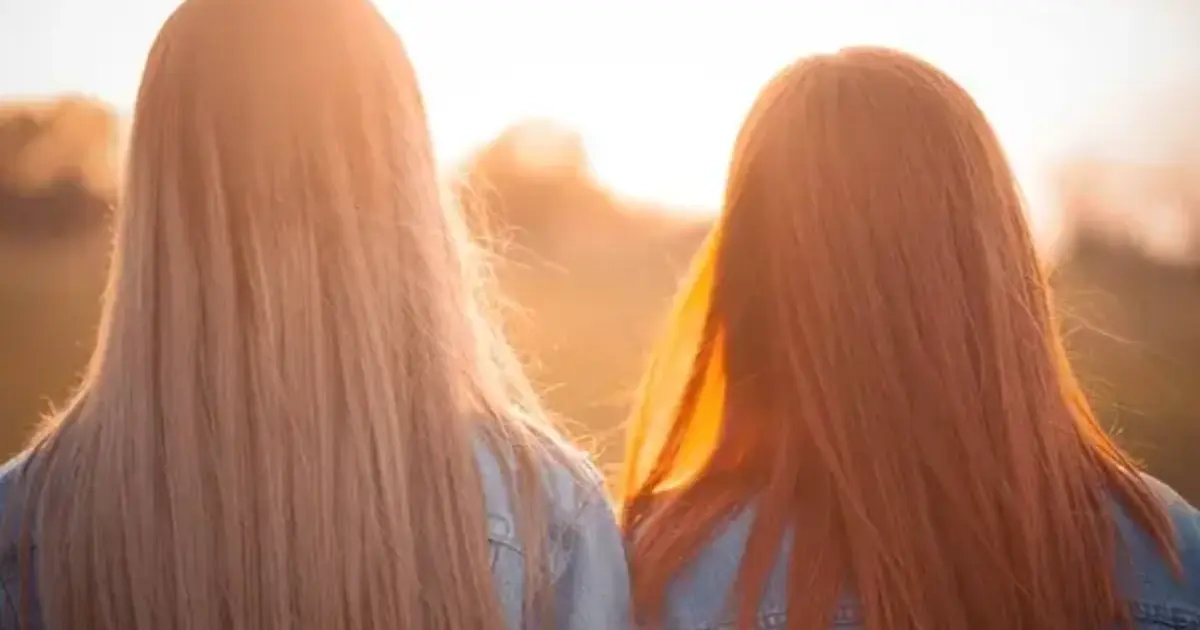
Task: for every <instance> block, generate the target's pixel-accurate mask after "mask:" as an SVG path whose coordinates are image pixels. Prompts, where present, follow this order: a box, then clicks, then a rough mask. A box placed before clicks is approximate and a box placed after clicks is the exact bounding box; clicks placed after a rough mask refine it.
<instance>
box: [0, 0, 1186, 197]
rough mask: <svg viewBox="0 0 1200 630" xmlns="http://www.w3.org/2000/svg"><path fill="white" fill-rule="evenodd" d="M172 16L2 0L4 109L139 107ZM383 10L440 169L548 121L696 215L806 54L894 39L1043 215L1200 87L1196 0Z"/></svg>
mask: <svg viewBox="0 0 1200 630" xmlns="http://www.w3.org/2000/svg"><path fill="white" fill-rule="evenodd" d="M246 1H252V0H246ZM297 1H300V0H297ZM177 4H178V0H107V1H104V0H0V97H13V96H41V95H46V94H51V93H55V92H61V91H80V92H86V93H91V94H94V95H97V96H100V97H102V98H104V99H106V100H108V101H110V102H113V103H115V104H117V105H118V106H121V107H128V106H129V105H131V103H132V100H133V97H134V93H135V89H136V86H137V81H138V75H139V72H140V71H141V64H142V62H143V60H144V56H145V54H146V52H147V50H148V48H149V45H150V42H151V40H152V38H153V37H154V34H155V32H156V30H157V28H158V26H159V25H160V24H161V22H162V21H163V19H164V18H165V17H166V16H167V14H168V13H169V12H170V11H171V10H172V9H173V8H174V7H175V6H176V5H177ZM377 4H378V5H379V6H380V7H381V9H382V10H383V12H384V13H385V14H386V15H388V16H389V18H390V19H391V20H392V22H393V24H394V25H395V26H396V28H397V29H398V30H399V31H400V33H401V35H402V36H403V37H404V38H405V40H406V43H407V45H408V47H409V50H410V52H411V54H412V56H413V58H414V62H415V64H416V65H417V69H418V72H419V74H420V78H421V81H422V87H423V89H424V90H425V93H426V98H427V101H428V105H429V109H430V116H431V118H432V125H433V130H434V135H435V141H436V143H437V145H438V150H439V152H440V154H441V155H442V157H443V158H444V159H446V160H452V159H457V158H460V157H461V156H463V155H464V154H465V153H467V152H468V151H469V150H470V149H471V148H473V147H474V146H476V145H478V144H480V143H482V142H485V141H487V140H488V139H490V138H491V137H492V136H494V135H495V134H496V133H497V132H498V131H499V130H500V129H501V128H502V127H503V126H505V125H506V124H507V123H509V122H512V121H514V120H516V119H520V118H526V117H549V118H553V119H557V120H559V121H561V122H564V123H566V124H569V125H571V126H574V127H576V128H578V129H580V130H581V131H582V133H583V134H584V137H585V139H586V142H587V145H588V148H589V152H590V153H591V156H592V158H593V160H594V163H595V167H596V170H597V173H598V175H599V176H600V178H601V179H602V180H604V181H605V182H606V183H608V184H610V185H612V186H613V187H615V188H617V189H618V190H620V191H621V192H623V193H625V194H627V195H630V196H634V197H639V198H650V199H654V200H659V201H665V202H667V203H672V204H677V205H683V206H699V207H712V206H715V205H716V203H717V200H718V199H719V196H720V191H721V188H722V186H723V184H724V171H725V167H726V162H727V159H728V151H729V148H730V144H731V141H732V138H733V134H734V133H735V131H736V129H737V126H738V124H739V122H740V119H741V117H742V116H743V115H744V113H745V111H746V109H747V108H748V107H749V104H750V101H751V100H752V99H753V97H754V95H755V92H756V90H757V89H758V87H759V86H760V85H761V84H762V83H763V81H765V80H766V79H767V78H768V77H769V76H770V75H771V74H772V73H774V72H775V71H776V70H777V69H779V68H780V67H781V66H782V65H784V64H786V63H787V62H789V61H790V60H791V59H793V58H794V57H796V56H797V55H800V54H803V53H805V52H811V51H815V50H834V49H836V48H838V47H841V46H845V45H853V44H864V43H866V44H884V45H892V46H897V47H900V48H904V49H906V50H909V51H911V52H914V53H917V54H920V55H922V56H924V57H926V58H928V59H929V60H930V61H932V62H934V63H935V64H938V65H940V66H941V67H943V68H944V69H945V70H947V71H948V72H949V73H950V74H951V75H953V76H954V77H955V78H956V79H958V80H959V81H961V82H962V83H963V84H965V85H966V87H967V88H968V89H969V90H971V91H972V92H973V93H974V94H975V96H976V98H977V99H978V100H979V101H980V103H981V105H982V106H983V107H984V109H985V110H986V111H987V113H988V114H989V116H990V117H991V118H992V121H993V123H994V124H995V125H996V127H997V129H998V130H999V132H1000V134H1001V136H1002V138H1003V140H1004V142H1005V144H1006V146H1007V148H1008V149H1009V152H1010V154H1011V156H1012V158H1013V160H1014V161H1015V162H1016V164H1017V167H1018V170H1020V171H1021V173H1022V175H1023V177H1024V179H1025V184H1026V187H1027V188H1028V189H1029V192H1030V193H1031V196H1032V197H1033V198H1034V200H1035V202H1037V200H1038V199H1039V198H1040V197H1041V195H1042V187H1041V181H1040V179H1039V176H1038V174H1039V173H1040V172H1042V169H1043V166H1044V165H1045V164H1046V163H1048V162H1051V161H1052V160H1054V159H1055V157H1056V156H1058V155H1061V154H1062V153H1063V152H1064V151H1066V150H1069V149H1071V148H1072V147H1073V146H1074V145H1075V143H1076V141H1078V140H1079V139H1081V138H1084V137H1101V138H1113V139H1114V140H1112V141H1111V142H1118V141H1119V142H1121V144H1120V145H1111V142H1110V147H1111V146H1119V147H1120V148H1118V149H1117V151H1118V152H1126V153H1128V152H1130V151H1133V150H1134V149H1132V148H1130V147H1133V146H1135V145H1136V144H1137V143H1136V142H1131V140H1138V139H1139V136H1144V135H1145V133H1146V132H1144V131H1142V130H1140V129H1135V128H1132V127H1129V126H1128V125H1123V124H1118V123H1116V122H1114V121H1117V120H1119V119H1120V118H1121V115H1122V114H1123V113H1124V112H1125V111H1128V110H1130V109H1133V108H1134V107H1136V106H1137V105H1138V102H1139V101H1140V100H1145V99H1147V98H1148V97H1151V96H1154V95H1155V94H1156V93H1159V92H1163V91H1166V90H1167V89H1168V88H1169V87H1170V86H1171V85H1173V84H1178V83H1181V82H1182V81H1183V80H1184V79H1187V78H1189V77H1190V78H1194V79H1196V78H1200V10H1198V9H1197V7H1200V0H1077V1H1071V0H909V1H907V2H899V1H896V0H875V1H870V0H857V1H856V0H836V1H834V0H829V1H826V2H819V1H816V0H813V1H807V2H801V1H799V0H739V1H738V2H733V1H732V0H711V1H699V0H573V1H572V0H507V1H505V2H485V1H484V0H378V2H377ZM1143 139H1144V138H1143Z"/></svg>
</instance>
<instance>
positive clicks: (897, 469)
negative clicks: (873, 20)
mask: <svg viewBox="0 0 1200 630" xmlns="http://www.w3.org/2000/svg"><path fill="white" fill-rule="evenodd" d="M1023 213H1024V202H1023V199H1022V196H1021V193H1020V191H1019V189H1018V187H1017V184H1016V182H1015V178H1014V176H1013V173H1012V170H1011V168H1010V166H1009V164H1008V162H1007V160H1006V158H1005V156H1004V153H1003V151H1002V149H1001V147H1000V143H999V141H998V140H997V138H996V137H995V134H994V132H993V131H992V129H991V127H990V126H989V125H988V123H987V121H986V119H985V117H984V115H983V113H982V112H981V111H980V109H979V108H978V106H977V105H976V104H975V102H974V101H973V100H972V99H971V97H970V96H969V95H968V94H967V93H966V91H965V90H963V89H962V88H961V87H960V86H958V85H957V84H956V83H954V82H953V81H952V80H951V79H950V78H949V77H947V76H946V75H945V74H944V73H942V72H941V71H939V70H937V69H936V68H934V67H932V66H930V65H929V64H927V63H925V62H923V61H921V60H918V59H916V58H914V57H911V56H909V55H906V54H903V53H899V52H896V51H891V50H886V49H876V48H858V49H848V50H844V51H842V52H839V53H837V54H833V55H824V56H814V57H808V58H805V59H802V60H800V61H798V62H796V63H795V64H793V65H792V66H790V67H788V68H787V69H785V70H784V71H782V72H781V73H780V74H779V75H777V76H776V77H775V78H774V79H773V80H772V81H771V82H769V83H768V85H767V86H766V87H765V88H764V89H763V91H762V93H761V94H760V95H759V98H758V99H757V101H756V102H755V105H754V106H753V108H752V110H751V112H750V114H749V116H748V118H747V120H746V122H745V124H744V126H743V128H742V130H741V132H740V134H739V136H738V139H737V142H736V144H735V148H734V152H733V158H732V161H731V165H730V170H729V178H728V185H727V189H726V195H725V202H724V207H723V211H722V214H721V216H720V218H719V219H718V221H717V225H716V226H715V227H714V229H713V233H712V234H711V235H710V238H709V240H708V242H707V243H706V244H705V245H704V247H703V248H702V250H701V251H700V253H699V254H698V255H697V257H696V259H695V262H694V266H693V273H692V276H691V277H690V278H689V279H688V280H687V281H686V282H685V283H684V286H683V287H682V288H681V291H680V299H679V303H678V305H677V307H676V310H675V311H674V313H673V314H672V317H671V319H670V321H669V325H668V328H667V330H666V333H665V334H664V337H663V340H662V343H661V345H660V347H659V348H657V349H656V351H655V353H654V354H653V357H652V360H651V364H650V368H649V370H648V372H647V376H646V378H645V380H644V382H643V385H642V389H641V393H640V398H639V402H638V403H637V404H636V405H635V409H634V412H633V416H632V418H631V425H630V429H629V436H630V441H629V444H628V447H627V448H628V453H629V460H628V464H627V466H626V470H625V476H624V479H623V487H622V492H623V506H622V511H623V513H622V519H623V526H624V528H625V530H626V534H627V536H628V537H629V538H630V540H631V548H630V551H631V563H632V575H633V580H634V590H635V592H634V604H635V608H636V611H637V613H638V615H639V620H640V622H641V623H643V624H645V626H646V627H648V628H655V627H658V625H659V624H661V622H662V616H663V614H664V602H665V601H666V597H667V594H668V588H669V586H670V585H671V583H672V582H673V580H674V579H675V578H676V577H677V576H679V575H680V574H681V573H682V572H684V571H686V570H687V568H688V565H689V562H690V561H691V560H692V559H693V558H695V557H696V556H697V554H699V553H700V552H701V551H702V550H703V549H704V548H705V546H706V545H707V544H708V543H709V542H710V541H711V540H712V539H713V538H714V537H715V536H717V535H719V534H720V533H721V531H722V528H723V527H724V525H725V524H726V523H728V522H729V521H730V520H731V519H733V518H734V517H735V516H738V515H739V514H741V513H743V512H745V511H752V512H753V514H754V517H755V518H754V524H753V526H752V529H751V532H750V537H749V542H748V544H747V548H746V549H745V554H744V557H743V559H742V564H741V566H740V567H739V572H738V578H737V581H736V586H735V592H734V593H733V600H732V601H731V602H729V606H730V607H731V610H732V613H731V614H733V616H734V617H735V618H736V620H737V624H738V625H737V627H738V628H739V630H748V629H750V628H752V627H755V626H754V620H755V615H756V613H757V609H758V604H759V601H760V599H761V597H762V595H763V593H764V589H765V587H766V585H767V580H768V577H769V574H770V572H771V570H772V569H773V568H774V567H775V565H776V562H777V561H778V559H779V558H780V556H781V554H785V557H786V558H787V560H788V562H789V566H790V568H789V572H788V587H787V588H788V605H787V617H788V627H789V628H792V629H796V630H799V629H810V628H825V627H828V626H829V623H830V621H831V619H832V615H833V614H834V612H835V610H836V609H837V607H838V605H839V603H840V602H842V601H843V598H847V597H849V598H853V600H854V601H856V602H857V604H858V610H859V611H860V613H861V616H862V622H863V624H864V626H865V627H866V628H867V629H868V630H918V629H920V630H959V629H962V628H971V629H972V630H1016V629H1036V628H1107V627H1112V625H1113V624H1114V623H1117V622H1125V623H1128V622H1129V621H1130V617H1129V612H1128V609H1127V606H1126V604H1125V601H1124V599H1123V597H1122V593H1121V592H1120V590H1119V588H1118V586H1119V584H1120V583H1121V582H1120V576H1122V575H1124V573H1123V571H1126V570H1128V569H1129V567H1128V563H1127V562H1126V558H1127V554H1126V553H1125V552H1124V550H1123V549H1122V548H1121V545H1120V542H1119V540H1118V539H1117V536H1116V532H1115V524H1114V522H1113V515H1114V510H1116V509H1122V510H1125V511H1126V512H1127V513H1128V514H1129V515H1130V516H1131V517H1132V518H1133V520H1134V521H1135V522H1136V523H1138V524H1139V525H1140V526H1141V527H1143V528H1145V530H1146V531H1147V532H1149V534H1150V535H1151V536H1152V537H1153V538H1154V539H1155V540H1156V541H1157V542H1158V544H1159V548H1160V551H1161V552H1162V554H1163V556H1164V557H1165V558H1167V559H1168V560H1170V561H1171V562H1173V563H1175V566H1178V563H1177V558H1176V556H1175V549H1174V547H1173V539H1172V536H1173V532H1172V531H1171V525H1170V522H1169V520H1168V519H1167V516H1166V514H1165V513H1164V509H1163V507H1162V506H1161V505H1160V504H1159V503H1158V502H1157V499H1156V498H1155V497H1154V495H1153V494H1152V492H1151V490H1150V489H1149V488H1148V487H1147V485H1146V483H1145V480H1144V478H1143V477H1142V476H1141V475H1140V473H1139V472H1138V470H1137V468H1136V467H1135V465H1134V464H1133V463H1132V462H1131V461H1130V460H1129V459H1128V458H1127V457H1126V456H1125V455H1124V454H1123V453H1122V452H1121V450H1120V449H1119V448H1118V447H1117V446H1116V445H1115V444H1114V443H1113V441H1112V440H1111V439H1110V438H1109V436H1108V435H1107V434H1106V433H1105V431H1104V430H1103V429H1102V428H1101V427H1100V426H1099V425H1098V423H1097V422H1096V420H1095V419H1094V417H1093V415H1092V412H1091V410H1090V409H1089V406H1088V403H1087V400H1086V399H1085V397H1084V396H1083V394H1082V392H1081V391H1080V389H1079V386H1078V384H1077V383H1076V381H1075V379H1074V377H1073V376H1072V374H1071V370H1070V366H1069V365H1068V362H1067V359H1066V354H1065V352H1064V350H1063V346H1062V342H1061V339H1060V337H1059V335H1058V332H1057V326H1056V322H1055V319H1054V316H1053V314H1052V311H1051V306H1050V297H1049V288H1048V286H1047V282H1046V277H1045V271H1044V270H1043V268H1042V265H1041V264H1040V262H1039V260H1038V258H1037V256H1036V253H1035V250H1034V246H1033V241H1032V237H1031V235H1030V232H1029V227H1028V225H1027V224H1026V221H1025V218H1024V214H1023Z"/></svg>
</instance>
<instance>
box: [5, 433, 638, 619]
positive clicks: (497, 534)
mask: <svg viewBox="0 0 1200 630" xmlns="http://www.w3.org/2000/svg"><path fill="white" fill-rule="evenodd" d="M476 460H477V462H478V465H479V471H480V476H481V477H482V479H483V487H484V496H485V501H486V504H487V512H488V528H487V529H488V538H489V541H490V543H491V552H492V576H493V578H494V580H495V584H496V588H497V591H498V594H499V596H500V601H501V604H502V606H503V608H504V611H505V615H506V617H507V621H508V623H507V626H508V630H524V629H525V628H526V626H525V625H524V622H523V620H522V615H521V613H522V604H523V601H524V552H523V549H522V544H521V539H520V537H519V536H518V535H517V531H516V526H515V516H514V511H513V509H512V506H511V504H510V502H509V495H508V490H507V488H506V486H505V483H504V481H503V476H502V474H501V472H502V469H501V463H500V462H501V459H500V458H499V457H497V456H496V455H494V454H493V453H492V451H491V450H490V449H488V448H487V447H485V446H483V443H482V441H480V442H479V444H478V445H477V447H476ZM23 461H24V457H23V456H18V457H17V458H14V459H13V460H10V461H9V462H8V463H6V464H4V465H3V466H2V467H0V510H2V513H0V516H3V515H5V514H6V513H7V512H8V511H10V510H15V509H20V507H19V506H15V505H10V504H9V501H8V499H9V495H10V494H11V493H10V489H11V487H12V483H13V479H14V477H15V476H16V475H18V474H19V473H20V469H21V467H22V466H21V464H22V463H23ZM578 461H579V463H580V466H582V467H584V468H585V470H586V472H587V473H588V474H587V476H586V480H585V481H584V482H582V483H581V482H580V481H578V480H577V479H578V475H577V474H574V473H573V472H572V471H569V470H567V469H566V467H563V466H558V465H555V466H553V467H550V468H549V472H548V474H547V475H546V477H547V488H548V490H549V495H550V504H551V510H550V515H549V523H548V525H549V529H550V532H551V536H550V548H549V549H548V550H547V552H548V554H549V563H550V566H551V570H552V574H551V577H552V578H553V585H554V590H555V598H554V600H555V601H554V608H553V614H554V618H555V625H554V628H553V629H551V630H619V629H623V628H629V627H631V621H630V619H631V612H630V591H629V572H628V567H627V564H626V561H625V551H624V546H623V542H622V539H621V534H620V531H619V530H618V528H617V524H616V519H615V516H614V515H613V512H612V510H611V508H610V506H609V503H608V500H607V498H606V495H605V492H604V490H603V482H602V479H601V477H600V475H599V473H597V472H595V469H594V468H593V467H592V466H591V464H590V463H589V462H587V460H586V458H585V457H584V456H583V455H579V459H578ZM35 544H36V542H35ZM6 546H7V547H8V548H6V549H0V588H2V590H0V630H18V625H17V608H16V607H17V604H18V601H19V600H18V596H19V595H18V594H19V593H20V591H19V590H18V589H19V586H18V585H19V581H18V580H19V568H18V566H17V561H16V549H15V548H14V547H13V545H12V544H11V543H8V544H7V545H6ZM31 592H33V593H35V594H34V596H33V598H32V601H33V606H32V607H31V617H32V620H31V621H32V626H31V627H30V628H29V629H28V630H42V627H43V626H42V623H41V615H40V613H39V611H38V607H37V598H36V590H34V591H31ZM20 630H26V629H23V628H22V629H20Z"/></svg>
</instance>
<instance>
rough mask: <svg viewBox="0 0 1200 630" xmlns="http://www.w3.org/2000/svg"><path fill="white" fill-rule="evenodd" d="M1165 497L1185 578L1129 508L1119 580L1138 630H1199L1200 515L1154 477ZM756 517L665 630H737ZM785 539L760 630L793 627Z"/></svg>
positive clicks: (692, 588)
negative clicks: (1127, 570) (742, 571)
mask: <svg viewBox="0 0 1200 630" xmlns="http://www.w3.org/2000/svg"><path fill="white" fill-rule="evenodd" d="M1147 481H1148V482H1149V484H1150V487H1151V489H1152V490H1153V491H1154V492H1155V493H1156V494H1157V495H1158V496H1159V497H1160V498H1161V500H1162V501H1163V503H1164V505H1165V506H1166V508H1167V511H1168V514H1169V516H1170V518H1171V521H1172V522H1173V523H1174V526H1175V530H1176V543H1177V545H1178V550H1179V559H1180V562H1181V564H1182V565H1183V575H1184V581H1182V582H1180V581H1177V580H1176V579H1175V577H1174V573H1173V571H1172V569H1171V567H1170V565H1169V564H1167V563H1166V562H1164V561H1163V560H1162V559H1161V558H1160V557H1159V555H1158V551H1157V547H1156V546H1155V543H1154V541H1153V540H1152V539H1151V538H1150V536H1149V535H1148V534H1147V533H1146V532H1144V531H1143V530H1142V529H1141V528H1140V527H1139V526H1138V525H1136V524H1135V522H1134V521H1133V520H1132V519H1131V518H1130V517H1129V516H1128V515H1127V514H1126V513H1125V512H1124V511H1123V510H1120V509H1118V510H1117V511H1116V516H1115V519H1116V525H1117V531H1118V534H1119V536H1120V537H1121V538H1122V539H1123V541H1124V544H1125V546H1126V548H1127V549H1128V551H1129V554H1130V555H1131V559H1132V561H1133V563H1132V566H1133V571H1132V572H1131V574H1129V575H1123V576H1121V579H1120V580H1119V581H1118V583H1119V584H1120V585H1121V588H1122V590H1123V591H1124V592H1125V597H1126V600H1127V601H1128V602H1129V605H1130V610H1131V612H1132V616H1133V620H1134V627H1135V628H1137V629H1138V630H1168V629H1169V630H1200V512H1197V510H1196V508H1194V507H1192V506H1191V505H1189V504H1188V503H1187V502H1186V501H1184V500H1183V499H1182V498H1181V497H1180V496H1179V495H1178V494H1176V493H1175V492H1174V491H1173V490H1171V489H1170V488H1168V487H1167V486H1166V485H1164V484H1163V483H1162V482H1160V481H1158V480H1156V479H1153V478H1148V479H1147ZM753 522H754V516H753V513H752V512H751V511H749V510H747V511H746V512H745V513H743V514H741V515H739V516H738V517H737V518H735V519H734V520H733V521H732V522H731V523H730V524H729V526H728V527H726V528H725V529H724V530H723V532H722V533H721V534H719V535H718V536H717V537H716V538H715V539H714V541H713V542H712V543H711V544H709V546H708V547H707V548H705V549H704V550H703V551H702V552H701V553H700V555H699V556H698V557H697V558H696V559H695V560H694V561H693V562H692V563H691V564H690V566H689V567H688V568H687V569H685V571H684V573H682V574H681V575H680V576H678V577H677V578H676V579H675V582H674V583H673V584H672V585H671V586H670V587H669V590H668V596H667V602H666V605H665V607H664V610H665V619H664V626H663V627H662V630H732V629H733V628H735V627H736V626H735V625H734V619H735V613H734V611H733V610H732V609H733V606H730V605H729V603H730V599H731V598H730V595H731V593H732V589H733V584H734V581H735V579H736V577H737V576H736V574H737V570H738V566H739V565H740V563H741V557H742V553H743V551H744V550H745V547H746V541H747V539H748V537H749V533H750V527H751V525H752V524H753ZM789 545H790V543H788V542H787V541H785V545H784V551H783V552H781V554H780V561H779V562H777V563H776V566H775V569H774V570H773V571H772V574H771V576H770V578H769V579H768V583H767V588H766V592H765V594H764V597H763V599H762V601H761V603H760V604H759V609H758V622H757V624H756V625H755V626H754V627H755V628H756V629H760V630H761V629H767V628H773V629H782V628H786V627H787V586H786V580H787V572H788V569H787V561H786V549H787V547H788V546H789ZM832 625H833V627H834V628H839V629H840V628H845V629H848V630H849V629H854V628H861V627H862V622H861V617H860V615H859V614H858V609H857V605H856V603H855V602H853V601H851V600H849V599H845V600H843V601H842V602H841V603H840V605H839V606H838V607H837V610H835V611H834V615H833V624H832Z"/></svg>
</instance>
